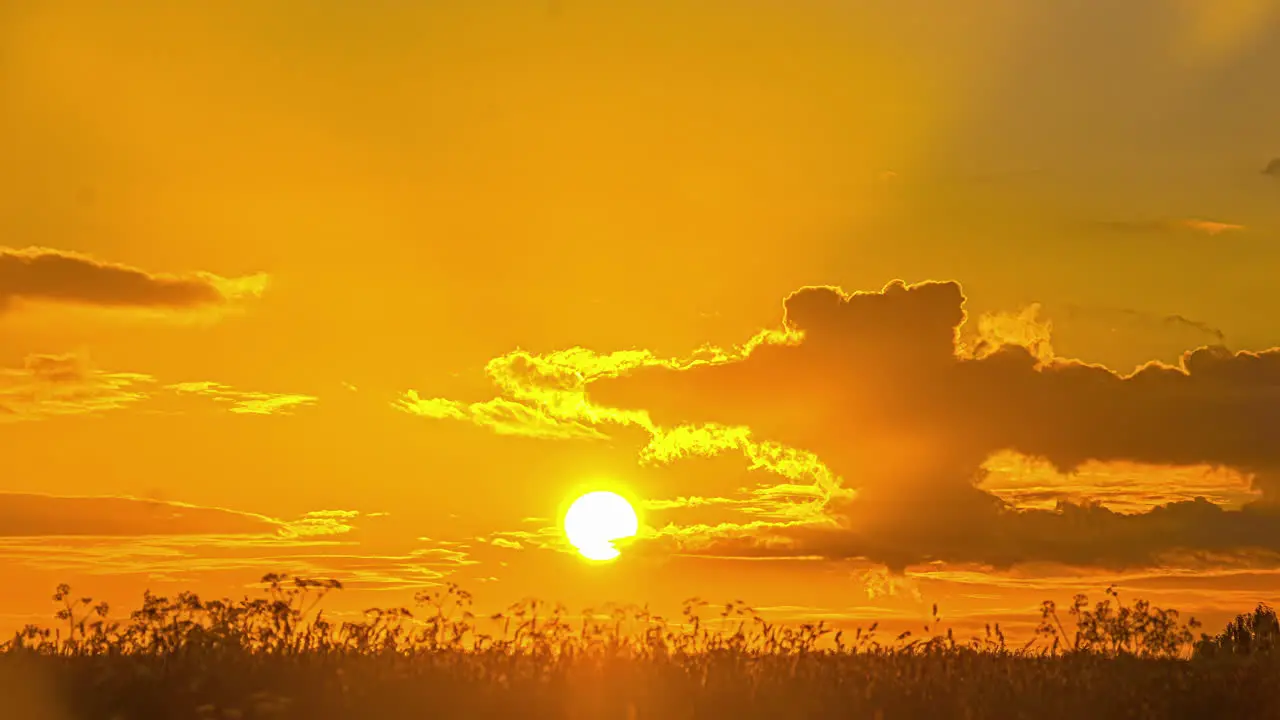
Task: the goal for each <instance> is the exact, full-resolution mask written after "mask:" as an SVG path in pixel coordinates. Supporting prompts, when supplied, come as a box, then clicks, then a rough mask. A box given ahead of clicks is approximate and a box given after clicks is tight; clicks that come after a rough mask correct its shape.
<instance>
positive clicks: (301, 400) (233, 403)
mask: <svg viewBox="0 0 1280 720" xmlns="http://www.w3.org/2000/svg"><path fill="white" fill-rule="evenodd" d="M156 387H157V381H156V379H155V378H154V377H152V376H150V375H145V374H142V373H121V372H104V371H102V370H99V369H97V368H95V367H93V366H92V364H91V363H90V362H89V360H88V359H87V358H85V357H83V356H80V355H76V354H73V353H68V354H62V355H39V354H37V355H28V356H27V358H26V359H25V360H24V361H23V364H22V367H20V368H0V422H5V421H9V422H14V421H21V420H43V419H49V418H54V417H60V416H68V415H88V416H96V415H100V414H102V413H105V412H108V411H115V410H123V409H127V408H131V407H137V406H140V405H143V404H144V403H145V401H148V400H153V399H155V398H156V396H157V392H156ZM159 389H161V390H168V391H171V392H174V393H177V394H178V395H192V396H199V397H207V398H211V399H213V400H214V401H215V402H219V403H224V404H226V405H228V406H229V407H228V409H229V410H230V411H231V412H233V413H237V414H251V415H272V414H277V415H278V414H289V413H290V411H291V410H293V409H295V408H297V407H301V406H305V405H311V404H314V403H315V402H317V398H315V397H314V396H311V395H299V394H295V393H267V392H256V391H254V392H248V391H241V390H235V389H233V388H231V387H230V386H228V385H224V384H222V383H217V382H211V381H203V382H185V383H177V384H174V385H166V386H163V387H161V388H159Z"/></svg>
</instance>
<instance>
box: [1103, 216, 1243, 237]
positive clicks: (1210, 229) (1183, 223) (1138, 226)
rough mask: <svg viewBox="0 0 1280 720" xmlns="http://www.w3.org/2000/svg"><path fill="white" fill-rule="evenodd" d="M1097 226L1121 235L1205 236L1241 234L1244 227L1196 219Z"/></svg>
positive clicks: (1124, 222)
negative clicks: (1171, 234)
mask: <svg viewBox="0 0 1280 720" xmlns="http://www.w3.org/2000/svg"><path fill="white" fill-rule="evenodd" d="M1096 225H1097V226H1099V227H1102V228H1106V229H1108V230H1112V231H1115V232H1123V233H1174V232H1194V233H1202V234H1205V235H1221V234H1222V233H1225V232H1243V231H1244V230H1245V229H1246V228H1245V226H1244V225H1239V224H1236V223H1229V222H1219V221H1216V220H1202V219H1198V218H1179V219H1174V220H1106V221H1101V222H1098V223H1096Z"/></svg>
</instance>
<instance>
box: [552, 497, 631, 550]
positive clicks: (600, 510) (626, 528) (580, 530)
mask: <svg viewBox="0 0 1280 720" xmlns="http://www.w3.org/2000/svg"><path fill="white" fill-rule="evenodd" d="M639 530H640V520H639V518H637V517H636V511H635V508H632V507H631V503H629V502H627V499H626V498H624V497H622V496H621V495H619V494H617V493H614V492H609V491H607V490H597V491H596V492H589V493H587V494H586V495H583V496H582V497H580V498H578V499H577V500H574V501H573V504H572V505H570V506H569V512H567V513H565V516H564V534H565V537H567V538H568V539H569V544H570V545H573V546H574V547H575V548H577V550H578V553H579V554H581V555H582V556H583V557H585V558H587V559H588V560H612V559H614V558H616V557H618V555H619V554H620V553H619V552H618V549H617V548H616V547H614V545H613V543H614V541H616V540H622V539H623V538H629V537H635V534H636V533H637V532H639Z"/></svg>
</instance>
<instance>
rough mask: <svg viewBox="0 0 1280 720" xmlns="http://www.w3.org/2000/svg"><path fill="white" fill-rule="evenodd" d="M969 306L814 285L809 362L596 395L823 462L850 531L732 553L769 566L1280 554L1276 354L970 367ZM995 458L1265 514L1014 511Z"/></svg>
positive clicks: (954, 293)
mask: <svg viewBox="0 0 1280 720" xmlns="http://www.w3.org/2000/svg"><path fill="white" fill-rule="evenodd" d="M964 300H965V299H964V296H963V294H962V292H961V288H960V286H959V285H958V284H957V283H954V282H927V283H921V284H918V285H912V286H908V285H905V284H904V283H902V282H900V281H895V282H894V283H891V284H889V285H888V286H886V287H885V288H884V290H883V291H881V292H863V293H854V294H852V295H846V294H844V293H842V292H841V291H839V290H837V289H833V288H828V287H806V288H802V289H801V290H799V291H797V292H795V293H793V294H791V295H790V296H788V297H787V298H786V300H785V302H784V324H785V325H786V326H788V327H789V328H790V329H796V330H800V331H802V332H803V333H804V341H803V342H802V343H800V344H798V345H792V346H786V345H761V346H759V347H757V348H756V349H755V351H754V352H752V353H751V354H750V355H749V356H748V357H747V358H746V359H744V360H741V361H738V362H733V363H727V364H721V365H702V366H694V367H691V368H688V369H670V368H663V367H647V368H641V369H638V370H635V371H634V372H632V373H631V374H630V375H629V376H626V377H622V378H618V379H601V380H599V381H597V382H595V383H593V384H592V385H591V386H590V390H589V392H590V394H591V396H592V398H593V400H595V401H597V402H601V403H603V404H607V405H613V406H620V407H636V408H639V407H643V408H646V409H648V410H649V412H650V414H651V416H652V417H653V418H654V421H655V422H657V423H660V424H663V425H678V424H682V423H699V422H719V423H725V424H728V425H747V426H750V427H751V428H752V429H753V430H754V431H755V432H756V433H757V435H758V436H760V437H767V438H770V439H774V440H777V441H779V442H783V443H786V444H788V445H791V446H794V447H798V448H803V449H805V450H809V451H812V452H815V453H816V454H817V455H818V456H819V457H821V458H822V459H823V460H824V461H825V462H826V463H827V464H828V465H829V466H830V467H831V468H832V469H833V470H834V471H835V472H836V473H837V474H839V475H840V476H842V477H843V478H844V482H845V484H846V485H847V486H850V487H852V488H855V489H856V490H857V497H856V498H855V499H853V500H851V501H847V502H843V503H841V504H840V505H839V506H838V507H835V508H834V511H835V515H836V518H837V522H838V524H839V528H827V529H822V528H812V527H811V528H793V529H790V530H781V531H779V532H778V537H774V538H770V539H762V538H758V537H755V538H745V537H744V538H742V539H741V540H740V541H739V543H738V544H740V545H742V544H745V545H746V546H750V547H754V548H756V552H762V553H766V554H778V553H795V554H800V555H813V554H820V555H826V556H831V557H853V556H862V557H868V558H871V559H874V560H877V561H882V562H885V563H888V564H890V565H892V566H895V567H901V566H903V565H905V564H910V563H916V562H922V561H928V560H935V559H941V560H950V561H970V562H982V563H990V564H994V565H1010V564H1015V563H1019V562H1025V561H1037V560H1044V561H1061V562H1070V563H1082V564H1094V565H1105V566H1128V565H1142V564H1148V563H1153V562H1158V561H1159V558H1160V557H1162V556H1164V555H1166V554H1168V553H1179V552H1198V553H1216V552H1228V551H1232V552H1234V551H1242V550H1247V549H1261V550H1264V551H1277V552H1280V516H1276V515H1274V514H1273V511H1272V510H1271V508H1273V507H1275V505H1276V503H1277V501H1280V482H1277V481H1276V479H1277V478H1280V349H1276V350H1268V351H1264V352H1236V353H1232V352H1230V351H1227V350H1226V349H1225V348H1222V347H1216V346H1209V347H1202V348H1200V349H1198V350H1195V351H1192V352H1189V353H1187V354H1185V355H1184V356H1183V358H1182V360H1181V363H1180V365H1179V366H1171V365H1163V364H1159V363H1150V364H1147V365H1145V366H1143V367H1141V368H1139V369H1138V370H1136V371H1135V372H1133V373H1131V374H1128V375H1121V374H1118V373H1115V372H1113V371H1111V370H1109V369H1107V368H1106V367H1103V366H1100V365H1092V364H1087V363H1082V362H1079V361H1074V360H1064V359H1057V358H1050V359H1048V360H1044V359H1042V358H1037V357H1036V355H1035V354H1033V352H1032V350H1030V349H1028V348H1026V347H1022V346H1019V345H1009V344H1005V345H999V346H995V347H993V346H991V345H990V344H986V345H983V346H980V348H979V349H978V350H977V351H967V350H965V349H964V347H963V345H962V344H961V343H960V342H959V338H960V330H961V326H962V325H963V323H964V321H965V319H966V315H965V311H964ZM975 352H976V353H977V354H976V355H975ZM1001 450H1012V451H1016V452H1021V453H1023V454H1025V455H1028V456H1032V457H1036V458H1043V459H1045V460H1047V461H1048V462H1050V463H1051V464H1052V465H1053V466H1054V467H1055V468H1056V469H1058V470H1059V471H1060V472H1064V473H1066V472H1071V471H1073V470H1075V469H1077V468H1079V467H1080V466H1081V465H1082V464H1084V463H1086V462H1088V461H1103V462H1106V461H1130V462H1137V463H1146V464H1156V465H1207V466H1223V467H1231V468H1235V469H1237V470H1239V471H1242V472H1245V473H1250V474H1253V475H1254V477H1255V484H1256V485H1257V486H1258V488H1259V489H1260V490H1261V491H1262V493H1263V496H1262V497H1263V499H1262V500H1260V501H1258V502H1257V503H1255V504H1254V505H1253V506H1250V507H1246V508H1245V509H1243V510H1225V509H1222V508H1219V507H1216V506H1214V505H1212V504H1210V503H1207V502H1186V503H1174V504H1171V505H1167V506H1164V507H1162V508H1158V509H1155V510H1152V511H1149V512H1147V513H1143V514H1139V515H1122V514H1118V513H1114V512H1111V511H1109V510H1107V509H1105V508H1101V507H1094V506H1077V505H1068V504H1063V505H1060V506H1059V508H1058V509H1057V510H1056V511H1047V510H1037V511H1016V510H1013V509H1011V508H1009V507H1007V506H1006V505H1005V504H1004V503H1002V502H1001V501H1000V500H998V499H997V498H996V497H995V496H994V495H992V494H990V493H988V492H985V491H983V490H981V489H979V488H978V487H977V484H978V483H979V482H980V481H981V480H982V479H983V470H982V464H983V462H984V460H986V459H987V458H988V457H989V456H990V455H992V454H993V453H995V452H998V451H1001ZM766 540H767V541H768V542H766ZM738 550H743V551H745V549H744V548H738Z"/></svg>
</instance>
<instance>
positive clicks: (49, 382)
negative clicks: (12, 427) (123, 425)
mask: <svg viewBox="0 0 1280 720" xmlns="http://www.w3.org/2000/svg"><path fill="white" fill-rule="evenodd" d="M154 382H155V380H154V378H152V377H151V376H150V375H144V374H141V373H112V372H103V371H101V370H98V369H95V368H93V367H92V366H91V365H90V364H89V363H88V361H87V360H85V359H84V358H82V357H79V356H77V355H72V354H66V355H29V356H27V358H26V360H25V361H24V362H23V365H22V367H20V368H0V422H4V421H6V420H8V421H15V420H40V419H46V418H52V417H58V416H65V415H99V414H102V413H105V412H109V411H114V410H121V409H124V408H127V407H130V406H133V405H136V404H137V403H139V402H141V401H143V400H146V399H147V398H148V397H149V394H148V389H149V388H150V386H152V385H153V384H154Z"/></svg>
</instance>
